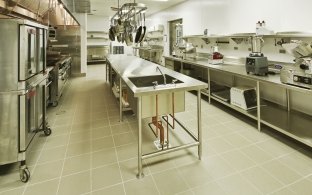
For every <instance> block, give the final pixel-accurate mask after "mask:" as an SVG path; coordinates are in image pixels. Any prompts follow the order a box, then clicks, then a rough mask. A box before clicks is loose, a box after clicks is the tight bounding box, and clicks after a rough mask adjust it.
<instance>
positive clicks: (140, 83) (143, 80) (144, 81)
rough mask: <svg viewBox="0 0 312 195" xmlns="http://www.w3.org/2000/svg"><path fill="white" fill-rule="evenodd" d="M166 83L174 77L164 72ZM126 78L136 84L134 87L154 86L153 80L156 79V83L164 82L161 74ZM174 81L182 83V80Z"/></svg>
mask: <svg viewBox="0 0 312 195" xmlns="http://www.w3.org/2000/svg"><path fill="white" fill-rule="evenodd" d="M165 77H166V83H167V84H171V83H172V81H173V80H174V79H176V78H174V77H172V76H169V75H167V74H165ZM128 79H129V80H130V81H131V82H132V83H133V84H134V85H135V86H136V87H152V86H154V84H153V82H154V81H157V83H158V85H163V84H164V77H163V76H162V75H150V76H141V77H128ZM176 80H177V81H176V82H175V83H183V82H182V81H180V80H178V79H176Z"/></svg>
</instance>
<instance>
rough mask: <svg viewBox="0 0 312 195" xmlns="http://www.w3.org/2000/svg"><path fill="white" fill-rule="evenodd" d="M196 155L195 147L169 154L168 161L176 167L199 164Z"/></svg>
mask: <svg viewBox="0 0 312 195" xmlns="http://www.w3.org/2000/svg"><path fill="white" fill-rule="evenodd" d="M197 153H198V152H197V147H194V148H188V149H186V150H180V151H176V152H173V153H171V154H170V160H172V161H173V162H174V164H175V166H176V167H179V166H183V165H187V164H191V163H196V162H199V159H198V154H197Z"/></svg>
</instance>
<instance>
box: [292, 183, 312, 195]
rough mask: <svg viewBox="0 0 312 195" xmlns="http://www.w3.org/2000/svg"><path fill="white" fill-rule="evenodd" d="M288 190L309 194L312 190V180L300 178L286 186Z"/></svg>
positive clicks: (304, 194)
mask: <svg viewBox="0 0 312 195" xmlns="http://www.w3.org/2000/svg"><path fill="white" fill-rule="evenodd" d="M288 188H289V189H290V190H292V191H293V192H295V193H296V194H300V195H301V194H302V195H306V194H311V192H312V182H311V181H310V180H308V179H303V180H300V181H298V182H296V183H294V184H292V185H290V186H289V187H288Z"/></svg>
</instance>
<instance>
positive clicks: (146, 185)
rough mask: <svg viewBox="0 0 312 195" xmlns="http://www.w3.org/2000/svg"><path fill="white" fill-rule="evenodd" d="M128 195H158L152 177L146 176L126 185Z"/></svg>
mask: <svg viewBox="0 0 312 195" xmlns="http://www.w3.org/2000/svg"><path fill="white" fill-rule="evenodd" d="M124 185H125V190H126V193H127V195H147V194H148V195H158V194H159V192H158V191H157V188H156V185H155V183H154V182H153V179H152V178H151V176H146V177H144V178H142V179H135V180H131V181H129V182H126V183H125V184H124Z"/></svg>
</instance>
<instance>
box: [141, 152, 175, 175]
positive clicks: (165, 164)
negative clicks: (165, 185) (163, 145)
mask: <svg viewBox="0 0 312 195" xmlns="http://www.w3.org/2000/svg"><path fill="white" fill-rule="evenodd" d="M147 166H148V168H149V169H150V171H151V173H157V172H159V171H164V170H167V169H172V168H174V167H175V164H174V162H173V161H172V160H171V159H170V154H165V155H161V156H157V157H154V158H150V159H147Z"/></svg>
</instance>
